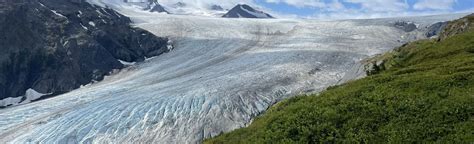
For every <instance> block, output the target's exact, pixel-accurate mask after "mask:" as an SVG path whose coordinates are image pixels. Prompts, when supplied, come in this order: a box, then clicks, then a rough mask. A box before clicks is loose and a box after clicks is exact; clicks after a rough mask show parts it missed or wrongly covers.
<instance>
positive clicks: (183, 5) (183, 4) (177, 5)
mask: <svg viewBox="0 0 474 144" xmlns="http://www.w3.org/2000/svg"><path fill="white" fill-rule="evenodd" d="M186 6H187V5H186V3H183V2H177V3H175V4H174V5H173V7H176V8H177V7H186Z"/></svg>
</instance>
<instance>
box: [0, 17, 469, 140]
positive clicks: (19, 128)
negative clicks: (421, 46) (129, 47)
mask: <svg viewBox="0 0 474 144" xmlns="http://www.w3.org/2000/svg"><path fill="white" fill-rule="evenodd" d="M121 12H122V13H124V14H126V15H127V16H130V17H132V19H133V20H134V21H135V22H136V25H135V26H137V27H140V28H143V29H146V30H148V31H150V32H152V33H153V34H155V35H158V36H167V37H170V38H171V39H172V40H173V42H174V44H173V48H174V49H173V50H172V51H171V52H169V53H166V54H163V55H161V56H158V57H154V58H151V59H147V60H146V61H144V62H142V63H137V64H134V65H131V66H129V67H127V68H126V69H124V70H122V71H120V72H118V73H116V74H114V75H111V76H108V77H106V78H105V79H104V80H103V81H101V82H97V83H94V84H91V85H88V86H84V87H82V88H80V89H78V90H74V91H72V92H69V93H66V94H63V95H60V96H57V97H53V98H49V99H46V100H42V101H39V102H34V103H30V104H25V105H19V106H15V107H10V108H6V109H0V141H2V142H6V143H37V142H38V143H91V142H94V143H132V142H134V143H140V142H141V143H198V142H200V140H202V139H203V138H208V137H211V136H215V135H218V134H220V133H221V132H228V131H231V130H234V129H236V128H240V127H244V126H246V125H247V124H248V123H249V122H251V120H252V118H254V117H255V116H257V115H258V114H260V113H262V112H263V111H265V110H266V109H267V108H268V107H269V106H271V105H272V104H274V103H276V102H278V101H280V100H282V99H285V98H288V97H291V96H295V95H298V94H301V93H307V92H310V93H316V92H320V91H321V90H323V89H324V88H326V87H328V86H331V85H334V84H338V83H341V82H344V81H347V80H350V79H354V78H357V77H359V76H361V75H363V72H362V71H361V70H360V68H361V64H360V63H359V62H360V61H361V60H362V59H364V58H367V57H369V56H371V55H375V54H379V53H382V52H385V51H388V50H390V49H392V48H394V47H397V46H400V45H402V44H403V43H404V42H407V41H411V40H414V39H419V38H423V33H422V31H423V30H417V31H414V32H405V31H403V30H401V29H397V28H395V27H394V26H392V25H391V24H392V23H393V22H395V21H398V20H400V19H403V20H407V21H413V22H415V23H417V24H420V27H426V26H428V25H429V24H432V23H435V22H438V21H445V20H450V19H454V18H457V17H460V16H461V15H450V16H437V17H413V18H400V19H398V18H397V19H395V18H393V19H374V20H340V21H316V20H291V19H274V20H248V19H245V20H242V19H220V18H205V17H194V16H180V15H160V14H150V13H140V12H134V11H131V10H122V11H121Z"/></svg>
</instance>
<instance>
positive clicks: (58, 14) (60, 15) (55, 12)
mask: <svg viewBox="0 0 474 144" xmlns="http://www.w3.org/2000/svg"><path fill="white" fill-rule="evenodd" d="M51 12H53V13H54V14H56V15H57V16H59V17H62V18H65V19H67V17H66V16H64V15H62V14H60V13H58V12H57V11H55V10H51Z"/></svg>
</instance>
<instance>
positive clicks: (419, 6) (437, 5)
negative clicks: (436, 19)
mask: <svg viewBox="0 0 474 144" xmlns="http://www.w3.org/2000/svg"><path fill="white" fill-rule="evenodd" d="M454 3H456V0H420V1H418V2H417V3H415V4H414V5H413V9H415V10H427V9H431V10H451V9H452V8H453V5H454Z"/></svg>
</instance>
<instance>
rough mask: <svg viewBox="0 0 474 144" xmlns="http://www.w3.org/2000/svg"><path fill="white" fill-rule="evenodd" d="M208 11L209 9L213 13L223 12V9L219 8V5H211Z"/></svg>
mask: <svg viewBox="0 0 474 144" xmlns="http://www.w3.org/2000/svg"><path fill="white" fill-rule="evenodd" d="M210 9H211V10H215V11H223V10H224V8H222V7H221V6H219V5H212V6H211V7H210Z"/></svg>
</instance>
